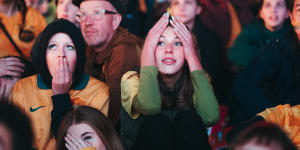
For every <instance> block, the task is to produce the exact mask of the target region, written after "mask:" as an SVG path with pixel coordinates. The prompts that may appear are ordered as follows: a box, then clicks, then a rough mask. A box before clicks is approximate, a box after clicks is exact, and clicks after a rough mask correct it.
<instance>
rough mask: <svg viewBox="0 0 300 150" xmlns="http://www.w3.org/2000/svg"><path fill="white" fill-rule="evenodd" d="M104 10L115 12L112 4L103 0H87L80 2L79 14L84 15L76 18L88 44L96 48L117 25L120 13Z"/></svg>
mask: <svg viewBox="0 0 300 150" xmlns="http://www.w3.org/2000/svg"><path fill="white" fill-rule="evenodd" d="M104 11H110V12H117V10H116V9H115V8H114V7H113V6H112V4H111V3H110V2H108V1H105V0H88V1H83V2H82V3H81V4H80V11H79V14H81V16H84V17H77V19H78V20H79V22H80V28H81V32H82V34H83V37H84V39H85V41H86V43H87V45H88V46H91V47H96V48H97V47H102V46H104V45H106V44H107V43H109V42H110V40H111V38H112V36H113V35H114V31H115V30H116V29H117V28H118V27H119V24H120V22H121V19H122V17H121V15H120V14H117V13H115V14H113V13H104ZM77 16H78V15H77Z"/></svg>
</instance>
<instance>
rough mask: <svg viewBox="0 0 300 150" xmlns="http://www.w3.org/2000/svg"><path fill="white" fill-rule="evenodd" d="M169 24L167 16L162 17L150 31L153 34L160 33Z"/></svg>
mask: <svg viewBox="0 0 300 150" xmlns="http://www.w3.org/2000/svg"><path fill="white" fill-rule="evenodd" d="M168 23H169V15H168V14H166V15H163V16H162V17H161V18H160V20H159V21H158V22H157V23H156V24H155V25H154V26H153V28H152V29H151V30H152V31H153V32H158V33H160V32H161V33H162V32H163V31H164V29H165V28H166V27H167V25H168Z"/></svg>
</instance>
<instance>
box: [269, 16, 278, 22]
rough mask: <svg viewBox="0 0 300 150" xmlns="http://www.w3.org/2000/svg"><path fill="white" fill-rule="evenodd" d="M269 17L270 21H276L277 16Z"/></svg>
mask: <svg viewBox="0 0 300 150" xmlns="http://www.w3.org/2000/svg"><path fill="white" fill-rule="evenodd" d="M269 19H270V20H271V21H277V20H278V16H270V17H269Z"/></svg>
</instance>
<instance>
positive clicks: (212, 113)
mask: <svg viewBox="0 0 300 150" xmlns="http://www.w3.org/2000/svg"><path fill="white" fill-rule="evenodd" d="M157 75H158V69H157V67H155V66H146V67H142V68H141V72H140V75H139V74H138V73H137V72H135V71H129V72H127V73H126V74H124V76H123V77H122V80H121V98H122V105H123V108H124V109H125V111H126V112H127V113H128V114H129V116H130V117H131V118H133V119H136V118H138V116H139V115H140V114H144V115H153V114H157V113H159V112H161V109H162V108H161V103H162V101H161V97H160V89H159V83H158V79H157ZM191 80H192V84H193V88H194V93H193V102H194V107H195V111H196V113H197V114H198V115H199V116H200V117H201V118H202V121H203V122H204V124H205V125H206V126H210V125H212V124H214V123H216V122H217V121H218V120H219V114H220V113H219V105H218V102H217V99H216V97H215V95H214V93H213V90H212V88H211V85H210V83H209V80H208V78H207V75H206V73H205V72H204V71H203V70H201V71H200V70H196V71H193V72H191Z"/></svg>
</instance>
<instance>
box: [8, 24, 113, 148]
mask: <svg viewBox="0 0 300 150" xmlns="http://www.w3.org/2000/svg"><path fill="white" fill-rule="evenodd" d="M85 49H86V45H85V42H84V39H83V37H82V35H81V32H80V30H79V28H77V27H76V26H75V25H74V24H73V23H71V22H69V21H68V20H65V19H58V20H56V21H54V22H52V23H50V24H49V25H48V26H47V27H46V28H45V30H44V31H43V32H42V33H41V35H40V39H39V40H38V43H36V44H35V48H34V49H33V50H32V52H31V57H32V61H33V64H34V65H35V67H36V69H37V71H38V74H37V75H34V76H30V77H28V78H25V79H23V80H20V81H18V82H17V83H16V85H15V87H14V89H13V91H12V94H11V101H12V102H13V103H14V104H16V105H19V106H20V108H21V109H23V110H24V111H25V112H26V113H27V114H28V115H29V116H30V118H31V119H32V124H33V131H34V135H35V136H34V137H35V140H34V141H35V142H34V147H35V148H36V149H55V140H54V137H53V135H55V134H56V131H57V127H58V126H59V123H60V122H61V119H62V118H63V116H64V114H65V113H66V112H68V111H70V110H72V109H73V107H76V106H80V105H86V106H91V107H94V108H96V109H98V110H100V111H102V112H103V113H104V114H105V115H107V111H108V104H109V97H108V87H107V86H106V85H105V84H104V83H103V82H100V81H98V80H96V79H94V78H92V77H90V76H88V75H86V74H84V65H85V61H86V56H85Z"/></svg>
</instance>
